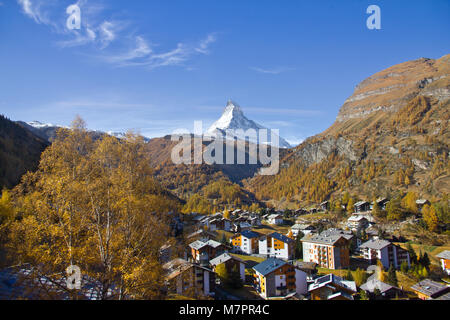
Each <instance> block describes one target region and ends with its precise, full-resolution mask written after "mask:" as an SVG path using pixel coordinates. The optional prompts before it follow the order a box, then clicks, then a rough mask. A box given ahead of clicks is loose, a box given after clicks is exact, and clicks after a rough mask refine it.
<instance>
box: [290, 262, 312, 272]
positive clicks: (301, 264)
mask: <svg viewBox="0 0 450 320" xmlns="http://www.w3.org/2000/svg"><path fill="white" fill-rule="evenodd" d="M295 266H296V267H297V268H299V269H300V270H309V271H314V270H316V269H317V263H315V262H305V261H296V262H295Z"/></svg>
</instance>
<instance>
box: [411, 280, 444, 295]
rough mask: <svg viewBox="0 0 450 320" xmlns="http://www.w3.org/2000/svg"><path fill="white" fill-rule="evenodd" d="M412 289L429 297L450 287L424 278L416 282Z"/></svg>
mask: <svg viewBox="0 0 450 320" xmlns="http://www.w3.org/2000/svg"><path fill="white" fill-rule="evenodd" d="M411 289H413V290H414V291H418V292H420V293H423V294H425V295H427V296H429V297H432V296H435V295H438V294H439V293H441V292H442V293H444V292H446V291H447V290H448V291H450V287H449V286H446V285H444V284H441V283H438V282H435V281H433V280H430V279H425V280H422V281H420V282H419V283H416V284H415V285H413V286H412V287H411Z"/></svg>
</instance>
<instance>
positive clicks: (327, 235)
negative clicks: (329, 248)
mask: <svg viewBox="0 0 450 320" xmlns="http://www.w3.org/2000/svg"><path fill="white" fill-rule="evenodd" d="M352 237H353V235H347V234H344V233H343V232H342V231H338V230H326V231H323V232H321V233H320V234H316V235H307V236H305V237H303V238H302V240H301V241H303V242H314V243H321V244H326V245H333V244H335V243H336V242H337V241H338V240H339V239H341V238H344V239H347V240H350V239H351V238H352Z"/></svg>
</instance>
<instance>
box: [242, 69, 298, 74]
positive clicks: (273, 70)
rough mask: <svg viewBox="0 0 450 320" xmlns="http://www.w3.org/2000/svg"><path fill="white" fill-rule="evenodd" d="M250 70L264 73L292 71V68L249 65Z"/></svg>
mask: <svg viewBox="0 0 450 320" xmlns="http://www.w3.org/2000/svg"><path fill="white" fill-rule="evenodd" d="M250 69H251V70H253V71H256V72H259V73H266V74H280V73H283V72H287V71H293V70H295V69H294V68H288V67H276V68H269V69H267V68H259V67H250Z"/></svg>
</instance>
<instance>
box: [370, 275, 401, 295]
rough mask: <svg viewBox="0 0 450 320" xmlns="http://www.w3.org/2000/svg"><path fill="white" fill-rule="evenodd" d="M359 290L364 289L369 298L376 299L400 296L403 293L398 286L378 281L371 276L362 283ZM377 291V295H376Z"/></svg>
mask: <svg viewBox="0 0 450 320" xmlns="http://www.w3.org/2000/svg"><path fill="white" fill-rule="evenodd" d="M361 290H364V291H365V292H366V293H367V294H368V296H369V297H370V298H376V299H380V298H381V299H393V298H396V297H401V296H403V294H404V293H403V291H402V290H400V288H397V287H395V286H392V285H390V284H388V283H385V282H383V281H380V280H379V279H377V278H376V277H371V278H369V279H368V281H367V282H366V283H364V284H362V285H361ZM377 291H378V293H379V296H378V295H377Z"/></svg>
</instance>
